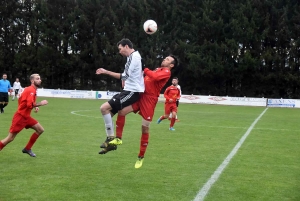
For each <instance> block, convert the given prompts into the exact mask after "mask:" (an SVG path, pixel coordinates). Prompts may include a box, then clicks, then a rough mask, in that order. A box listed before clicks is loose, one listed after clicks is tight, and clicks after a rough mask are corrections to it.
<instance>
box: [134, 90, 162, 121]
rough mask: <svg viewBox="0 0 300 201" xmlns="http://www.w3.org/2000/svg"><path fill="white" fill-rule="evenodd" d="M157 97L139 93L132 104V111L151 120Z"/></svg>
mask: <svg viewBox="0 0 300 201" xmlns="http://www.w3.org/2000/svg"><path fill="white" fill-rule="evenodd" d="M157 101H158V97H156V96H150V95H147V94H141V95H140V99H139V100H138V101H137V102H135V103H133V104H132V108H133V112H134V113H137V112H139V114H140V115H141V116H142V117H143V118H144V119H145V120H147V121H152V118H153V115H154V110H155V107H156V104H157Z"/></svg>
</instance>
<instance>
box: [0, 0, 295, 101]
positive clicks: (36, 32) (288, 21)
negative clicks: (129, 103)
mask: <svg viewBox="0 0 300 201" xmlns="http://www.w3.org/2000/svg"><path fill="white" fill-rule="evenodd" d="M147 19H153V20H155V21H156V22H157V24H158V31H157V32H156V33H155V34H153V35H147V34H146V33H145V32H144V31H143V28H142V27H143V23H144V22H145V21H146V20H147ZM299 36H300V3H299V2H298V0H235V1H231V0H1V1H0V47H1V48H0V72H5V73H7V74H8V77H9V79H10V80H11V81H13V80H14V79H15V78H16V77H19V78H20V80H21V82H22V83H23V85H25V83H26V84H28V77H29V75H30V74H32V73H39V74H40V75H41V77H42V80H43V83H42V85H43V87H44V88H54V89H55V88H60V89H84V90H120V89H121V88H120V87H121V85H120V81H119V80H115V79H113V78H110V77H108V76H99V75H98V76H96V75H95V70H96V69H97V68H99V67H103V68H106V69H109V70H111V71H115V72H122V71H123V69H124V64H125V61H126V60H125V58H122V57H121V56H120V55H119V53H118V49H117V46H116V44H117V42H118V41H119V40H121V39H122V38H129V39H130V40H131V41H132V42H133V44H134V48H135V49H136V50H139V52H140V53H141V55H142V57H143V59H144V61H145V66H147V67H149V68H152V69H154V68H155V67H158V66H159V65H160V63H161V61H162V59H163V58H164V57H165V56H167V55H169V54H174V55H177V57H178V58H179V60H180V65H179V66H178V67H177V68H176V69H174V70H173V73H172V76H176V77H178V78H179V84H180V85H181V87H182V90H183V93H184V94H202V95H218V96H225V95H228V96H247V97H269V98H272V97H276V98H299V97H300V95H299V87H300V79H299V75H300V72H299V68H300V66H299V62H300V61H299V59H300V49H299V44H300V38H299ZM170 83H171V81H169V84H170Z"/></svg>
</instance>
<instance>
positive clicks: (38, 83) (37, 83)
mask: <svg viewBox="0 0 300 201" xmlns="http://www.w3.org/2000/svg"><path fill="white" fill-rule="evenodd" d="M33 84H34V86H35V87H36V88H39V87H40V85H41V83H40V82H34V83H33Z"/></svg>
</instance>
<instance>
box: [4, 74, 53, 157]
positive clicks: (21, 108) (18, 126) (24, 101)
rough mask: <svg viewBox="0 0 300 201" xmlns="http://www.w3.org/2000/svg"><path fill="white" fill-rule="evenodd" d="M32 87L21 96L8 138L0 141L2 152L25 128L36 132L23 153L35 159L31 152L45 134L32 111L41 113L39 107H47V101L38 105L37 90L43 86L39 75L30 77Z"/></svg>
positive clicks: (27, 88) (26, 89)
mask: <svg viewBox="0 0 300 201" xmlns="http://www.w3.org/2000/svg"><path fill="white" fill-rule="evenodd" d="M30 82H31V85H30V86H29V87H26V88H25V89H24V90H23V92H22V93H21V94H20V97H19V101H18V104H19V105H18V110H17V112H16V113H15V115H14V117H13V119H12V124H11V127H10V129H9V133H8V136H7V137H6V138H4V139H3V140H1V141H0V151H1V150H2V149H3V148H4V147H5V146H6V145H7V144H8V143H10V142H12V141H13V140H14V139H15V137H16V136H17V134H18V133H19V132H20V131H21V130H22V129H23V128H26V129H28V128H32V129H33V130H35V132H34V133H33V134H32V135H31V137H30V139H29V141H28V143H27V145H26V147H25V148H24V149H23V150H22V152H23V153H26V154H28V155H30V156H31V157H35V156H36V155H35V154H34V153H33V152H32V151H31V147H32V146H33V144H34V143H35V141H36V140H37V138H38V137H39V136H40V135H41V134H42V133H43V132H44V128H43V127H42V126H41V124H40V123H39V122H37V120H35V119H34V118H32V117H31V116H30V113H31V110H32V109H33V108H34V111H35V112H38V111H39V106H43V105H47V104H48V101H47V100H42V101H41V102H39V103H36V102H35V101H36V90H37V88H38V87H39V86H40V85H41V82H42V80H41V78H40V76H39V74H32V75H31V76H30Z"/></svg>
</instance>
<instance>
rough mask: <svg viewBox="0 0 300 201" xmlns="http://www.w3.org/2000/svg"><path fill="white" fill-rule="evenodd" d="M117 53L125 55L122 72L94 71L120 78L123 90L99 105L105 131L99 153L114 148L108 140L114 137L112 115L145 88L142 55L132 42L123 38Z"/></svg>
mask: <svg viewBox="0 0 300 201" xmlns="http://www.w3.org/2000/svg"><path fill="white" fill-rule="evenodd" d="M117 46H118V49H119V53H120V54H121V55H122V56H126V57H127V62H126V64H125V69H124V72H123V73H115V72H112V71H109V70H106V69H104V68H99V69H97V71H96V74H97V75H100V74H106V75H109V76H111V77H113V78H116V79H120V80H122V87H123V91H122V92H121V93H120V94H116V95H114V96H113V97H112V98H111V99H110V100H109V101H107V102H105V103H103V104H102V105H101V107H100V111H101V113H102V116H103V119H104V123H105V131H106V136H107V138H106V140H105V142H104V143H102V144H101V145H100V148H103V149H102V150H101V151H100V152H99V154H106V153H107V152H108V151H112V150H116V149H117V146H116V145H109V144H108V142H110V141H111V140H113V139H114V136H115V134H114V128H113V121H112V117H113V116H114V115H115V114H116V113H117V112H118V111H119V110H122V109H123V108H124V107H127V106H129V105H132V104H133V103H134V102H136V101H137V100H138V99H139V97H140V93H143V92H144V90H145V85H144V76H143V70H142V57H141V55H140V53H139V52H138V51H135V50H134V49H133V44H132V42H131V41H130V40H129V39H127V38H124V39H122V40H121V41H119V42H118V43H117Z"/></svg>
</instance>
